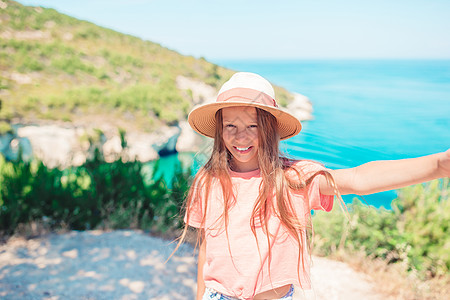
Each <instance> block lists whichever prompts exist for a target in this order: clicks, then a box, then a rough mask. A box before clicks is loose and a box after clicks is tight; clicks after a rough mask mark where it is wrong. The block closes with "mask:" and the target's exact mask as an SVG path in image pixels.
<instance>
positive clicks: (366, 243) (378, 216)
mask: <svg viewBox="0 0 450 300" xmlns="http://www.w3.org/2000/svg"><path fill="white" fill-rule="evenodd" d="M449 192H450V186H449V180H448V179H441V180H435V181H431V182H429V183H426V184H419V185H415V186H411V187H407V188H404V189H401V190H400V191H399V196H398V198H397V199H396V200H394V201H393V202H392V207H393V210H386V209H383V208H380V209H375V208H374V207H371V206H365V205H362V204H361V203H360V202H359V201H358V200H355V201H354V202H353V204H351V205H349V212H350V220H347V218H346V217H345V215H344V214H342V213H341V212H340V211H339V209H338V208H335V209H333V211H332V212H331V213H323V212H317V213H316V214H315V215H314V217H313V223H314V229H315V244H314V245H315V250H316V252H317V253H318V254H321V255H329V254H331V253H333V252H336V251H339V249H341V250H342V249H345V250H347V251H349V252H353V251H360V250H362V251H364V252H365V253H366V254H367V255H368V256H370V257H374V258H383V259H385V260H386V261H387V262H388V263H402V264H405V265H406V266H407V269H409V270H411V271H417V272H418V274H419V275H420V276H421V277H422V278H429V277H434V276H441V275H444V274H448V272H449V270H450V251H449V248H450V235H449V226H450V225H449V224H450V200H449Z"/></svg>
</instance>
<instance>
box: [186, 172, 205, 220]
mask: <svg viewBox="0 0 450 300" xmlns="http://www.w3.org/2000/svg"><path fill="white" fill-rule="evenodd" d="M191 188H192V189H193V190H192V195H193V198H192V201H191V203H190V206H189V207H187V208H186V213H185V215H184V222H185V223H186V224H187V225H189V226H192V227H195V228H200V227H202V220H203V201H204V197H203V191H202V184H201V183H200V182H199V180H196V181H195V182H194V185H193V186H192V187H191ZM188 213H189V219H188Z"/></svg>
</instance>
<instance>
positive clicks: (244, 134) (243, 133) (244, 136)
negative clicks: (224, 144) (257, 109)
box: [234, 127, 255, 141]
mask: <svg viewBox="0 0 450 300" xmlns="http://www.w3.org/2000/svg"><path fill="white" fill-rule="evenodd" d="M234 138H235V139H236V140H238V141H239V140H253V139H254V138H255V133H254V132H251V130H249V129H248V128H246V127H244V128H241V129H238V130H237V131H236V134H235V136H234Z"/></svg>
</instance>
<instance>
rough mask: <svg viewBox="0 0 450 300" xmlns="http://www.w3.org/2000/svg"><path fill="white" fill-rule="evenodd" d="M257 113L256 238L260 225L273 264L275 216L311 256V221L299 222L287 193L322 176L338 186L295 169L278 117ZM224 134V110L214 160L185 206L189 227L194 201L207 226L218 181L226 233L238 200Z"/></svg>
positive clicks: (201, 174)
mask: <svg viewBox="0 0 450 300" xmlns="http://www.w3.org/2000/svg"><path fill="white" fill-rule="evenodd" d="M256 112H257V126H258V140H259V145H258V162H259V169H260V174H261V178H262V183H261V188H260V192H259V195H258V197H257V199H256V202H255V205H254V208H253V212H252V216H251V219H250V226H251V229H252V232H253V235H254V236H255V238H256V239H257V235H256V227H257V223H258V224H259V225H258V226H262V230H263V231H264V233H265V234H266V235H267V243H268V245H269V247H268V249H269V264H270V259H271V252H270V251H271V250H270V249H271V247H270V237H269V234H270V233H269V230H268V220H269V217H270V216H271V215H273V214H275V215H276V217H278V218H279V219H280V221H281V223H282V225H283V226H284V227H285V228H286V229H287V230H288V232H289V233H290V234H291V236H292V237H294V238H295V240H296V241H297V243H298V246H299V248H300V253H303V250H304V247H307V249H308V250H309V253H311V252H310V250H311V249H310V248H311V242H310V241H311V239H310V238H308V236H309V235H310V234H308V233H312V224H311V219H308V220H307V221H306V223H302V222H300V219H299V218H298V217H297V216H296V214H295V210H294V207H293V204H292V202H291V198H290V193H289V192H288V191H289V190H295V191H299V190H303V189H305V188H306V187H307V186H308V185H309V184H310V183H311V182H312V180H313V179H314V178H315V177H316V176H317V175H319V174H322V175H325V177H326V179H327V180H328V182H330V183H331V184H332V185H333V186H334V187H336V185H335V183H334V180H333V178H332V176H331V174H330V173H329V172H327V171H319V172H316V173H314V174H305V173H303V172H302V170H299V169H297V168H295V167H293V165H294V163H295V161H294V160H292V159H289V158H286V157H284V156H283V155H281V153H280V150H279V142H280V138H279V135H278V130H277V128H278V127H277V120H276V118H275V117H274V116H273V115H272V114H270V113H269V112H266V111H265V110H263V109H259V108H256ZM222 134H223V126H222V111H221V110H219V111H218V112H217V113H216V128H215V138H214V145H213V150H212V154H211V157H210V158H209V160H208V161H207V162H206V164H205V165H204V166H203V167H202V168H201V169H200V170H199V172H198V173H197V175H196V176H195V178H194V182H193V184H192V186H191V189H190V190H189V193H188V196H187V197H186V201H185V205H184V209H185V215H186V224H189V219H190V213H191V209H192V207H193V206H194V204H195V201H202V202H201V204H202V205H201V207H202V208H201V209H202V212H203V218H202V222H201V225H200V227H201V228H203V227H204V225H205V215H206V212H207V207H208V196H209V191H210V189H211V183H212V180H213V179H216V180H218V181H219V183H220V185H221V187H222V193H223V199H224V203H223V204H224V210H223V212H222V218H223V221H224V224H225V230H227V227H228V211H229V209H230V208H231V207H232V206H233V205H234V203H235V201H236V199H235V195H234V194H233V187H232V182H231V177H230V174H229V172H228V170H229V169H231V165H230V164H231V161H232V155H231V153H230V152H229V151H228V150H227V148H226V147H225V143H224V141H223V138H222ZM290 170H292V171H293V172H295V173H294V174H296V176H288V175H287V173H288V171H290ZM290 174H292V173H290ZM307 175H308V176H307ZM335 193H336V194H337V195H338V194H339V193H338V191H337V189H336V188H335ZM202 195H203V197H202ZM274 195H275V197H274ZM339 198H340V197H339ZM187 229H188V225H186V226H185V228H184V230H183V233H182V234H181V236H180V238H179V241H178V245H177V247H176V249H178V247H179V245H180V244H181V242H182V241H183V240H184V239H185V237H186V234H187ZM227 232H228V231H227ZM199 233H200V231H199ZM227 234H228V233H227ZM200 238H201V237H200V236H198V238H197V245H199V243H200ZM302 241H307V243H306V245H304V243H303V242H302ZM175 251H176V250H175ZM300 256H301V255H300ZM300 256H299V259H302V261H301V262H299V266H300V265H302V266H303V269H304V270H305V269H306V267H307V266H306V265H305V260H304V258H300ZM269 270H270V268H269ZM299 274H300V268H299Z"/></svg>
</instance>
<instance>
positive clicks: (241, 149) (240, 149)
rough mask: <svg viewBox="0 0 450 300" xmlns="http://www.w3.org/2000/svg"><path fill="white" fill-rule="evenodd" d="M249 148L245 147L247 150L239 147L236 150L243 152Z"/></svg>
mask: <svg viewBox="0 0 450 300" xmlns="http://www.w3.org/2000/svg"><path fill="white" fill-rule="evenodd" d="M249 148H250V147H247V148H239V147H236V149H238V150H239V151H245V150H248V149H249Z"/></svg>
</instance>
